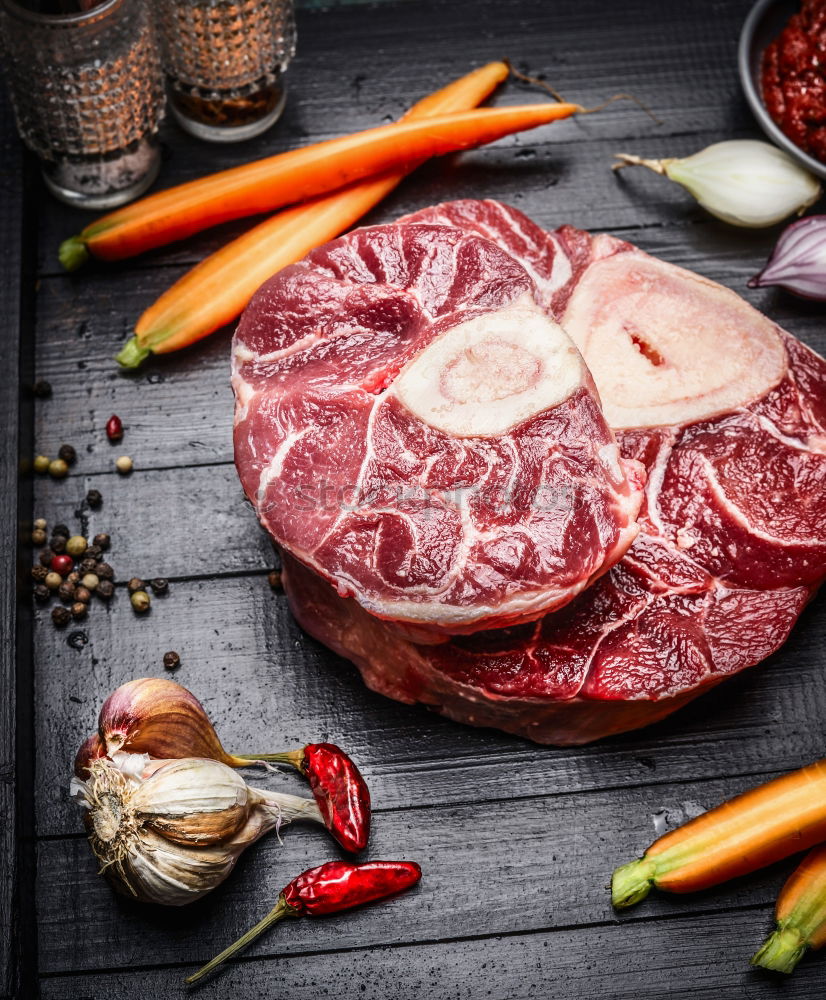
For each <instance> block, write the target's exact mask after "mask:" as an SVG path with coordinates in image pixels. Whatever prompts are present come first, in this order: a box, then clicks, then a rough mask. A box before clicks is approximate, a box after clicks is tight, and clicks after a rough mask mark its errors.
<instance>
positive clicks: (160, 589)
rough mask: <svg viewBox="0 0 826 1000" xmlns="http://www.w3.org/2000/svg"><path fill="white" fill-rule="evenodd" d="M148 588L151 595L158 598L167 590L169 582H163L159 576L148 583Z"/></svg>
mask: <svg viewBox="0 0 826 1000" xmlns="http://www.w3.org/2000/svg"><path fill="white" fill-rule="evenodd" d="M150 586H151V587H152V593H153V594H156V595H157V596H158V597H160V595H161V594H165V593H166V592H167V591H168V590H169V580H164V578H163V577H162V576H159V577H156V578H155V579H154V580H152V581H151V582H150Z"/></svg>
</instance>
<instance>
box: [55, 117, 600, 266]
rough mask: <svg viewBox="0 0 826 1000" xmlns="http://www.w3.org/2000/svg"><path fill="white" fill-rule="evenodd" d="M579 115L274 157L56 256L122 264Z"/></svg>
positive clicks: (377, 131) (124, 212) (147, 208)
mask: <svg viewBox="0 0 826 1000" xmlns="http://www.w3.org/2000/svg"><path fill="white" fill-rule="evenodd" d="M581 110H582V109H581V108H580V106H579V105H578V104H528V105H518V106H513V107H505V108H484V109H481V110H472V111H459V112H454V113H451V114H444V115H438V116H434V117H428V118H425V119H422V120H421V121H404V122H397V123H396V124H394V125H381V126H379V127H378V128H372V129H367V130H366V131H364V132H355V133H353V134H352V135H348V136H343V137H342V138H339V139H329V140H327V141H326V142H318V143H314V144H312V145H310V146H304V147H303V148H302V149H294V150H291V151H290V152H287V153H279V154H277V155H276V156H270V157H268V158H267V159H264V160H256V161H254V162H253V163H246V164H244V165H243V166H239V167H233V168H232V169H230V170H223V171H221V172H220V173H217V174H211V175H209V176H208V177H202V178H200V179H199V180H196V181H189V182H188V183H187V184H180V185H178V186H177V187H173V188H168V189H167V190H166V191H159V192H158V193H157V194H153V195H149V197H147V198H141V199H139V200H138V201H136V202H133V203H132V204H131V205H127V206H125V207H124V208H120V209H118V210H117V211H115V212H112V213H111V214H109V215H106V216H104V217H103V218H102V219H98V220H97V222H93V223H92V224H91V225H89V226H87V227H86V228H85V229H84V230H83V232H81V233H80V234H79V235H78V236H73V237H71V238H70V239H68V240H65V241H64V242H63V244H61V247H60V259H61V262H62V263H63V265H64V267H67V268H68V269H69V270H72V269H74V268H76V267H79V266H80V264H82V263H83V261H84V260H85V259H86V257H87V256H88V254H89V253H90V252H91V253H93V254H94V255H95V256H96V257H100V258H101V259H103V260H122V259H123V258H125V257H131V256H133V255H135V254H138V253H142V252H143V251H144V250H150V249H152V248H153V247H159V246H163V245H164V244H166V243H172V242H174V241H175V240H180V239H183V238H184V237H186V236H190V235H192V233H197V232H199V231H200V230H202V229H207V228H209V227H210V226H215V225H217V224H218V223H219V222H226V221H227V220H228V219H237V218H241V217H242V216H246V215H255V214H257V213H259V212H268V211H271V210H272V209H275V208H280V207H281V206H282V205H287V204H291V203H294V202H298V201H303V200H305V199H307V198H312V197H314V196H315V195H318V194H323V193H325V192H327V191H334V190H337V189H338V188H340V187H343V186H344V185H346V184H349V183H351V182H352V181H355V180H359V179H360V178H363V177H372V176H374V175H375V174H378V173H384V172H385V171H388V170H405V169H408V168H410V167H411V166H413V165H415V164H416V163H418V162H419V161H420V160H422V159H425V158H427V157H430V156H440V155H443V154H445V153H452V152H456V151H457V150H460V149H469V148H471V147H473V146H480V145H483V144H484V143H487V142H493V141H494V140H496V139H501V138H502V137H503V136H506V135H510V134H512V133H513V132H522V131H524V130H526V129H531V128H537V127H538V126H540V125H547V124H549V123H550V122H554V121H558V120H559V119H560V118H567V117H569V116H570V115H573V114H575V113H576V112H577V111H581Z"/></svg>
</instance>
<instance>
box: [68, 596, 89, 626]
mask: <svg viewBox="0 0 826 1000" xmlns="http://www.w3.org/2000/svg"><path fill="white" fill-rule="evenodd" d="M88 610H89V605H88V604H83V603H82V602H81V601H77V602H76V603H75V604H73V605H72V618H74V619H75V621H80V619H81V618H85V617H86V612H87V611H88Z"/></svg>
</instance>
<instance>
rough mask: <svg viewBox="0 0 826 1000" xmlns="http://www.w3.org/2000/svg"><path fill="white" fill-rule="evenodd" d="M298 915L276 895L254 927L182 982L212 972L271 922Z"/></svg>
mask: <svg viewBox="0 0 826 1000" xmlns="http://www.w3.org/2000/svg"><path fill="white" fill-rule="evenodd" d="M299 916H301V914H300V912H299V910H297V909H296V908H295V907H294V906H290V904H289V903H288V902H287V900H286V899H285V898H284V894H283V893H281V894H280V895H279V897H278V902H277V903H276V904H275V906H274V907H273V908H272V909H271V910H270V912H269V913H268V914H267V915H266V917H264V919H263V920H259V921H258V923H257V924H256V925H255V926H254V927H250V929H249V930H248V931H247V932H246V934H242V935H241V937H239V938H238V940H237V941H235V942H234V943H233V944H231V945H230V946H229V948H224V950H223V951H222V952H221V954H220V955H216V956H215V958H213V959H210V961H209V962H207V964H206V965H204V966H203V967H202V968H200V969H198V971H197V972H195V973H193V974H192V975H191V976H187V978H186V979H185V980H184V982H185V983H186V984H187V985H188V986H192V985H193V984H194V983H197V982H200V981H201V980H202V979H203V978H204V977H205V976H208V975H209V974H210V973H211V972H214V970H215V969H217V968H218V966H219V965H223V964H224V962H226V960H227V959H228V958H233V957H234V956H235V955H237V954H238V953H239V952H241V951H243V950H244V949H245V948H247V947H249V945H251V944H252V942H253V941H255V939H256V938H258V937H260V936H261V935H262V934H263V933H264V931H266V930H269V928H270V927H272V926H273V924H277V923H278V922H279V921H281V920H283V919H284V918H285V917H299Z"/></svg>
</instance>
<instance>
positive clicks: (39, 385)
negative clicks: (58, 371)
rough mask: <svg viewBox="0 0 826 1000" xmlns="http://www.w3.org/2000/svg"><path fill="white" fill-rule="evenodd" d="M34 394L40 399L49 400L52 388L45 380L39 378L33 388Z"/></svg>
mask: <svg viewBox="0 0 826 1000" xmlns="http://www.w3.org/2000/svg"><path fill="white" fill-rule="evenodd" d="M32 392H33V393H34V394H35V396H37V398H38V399H48V398H49V396H51V394H52V386H51V383H50V382H47V381H46V379H45V378H39V379H38V380H37V381H36V382H35V383H34V385H33V386H32Z"/></svg>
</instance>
